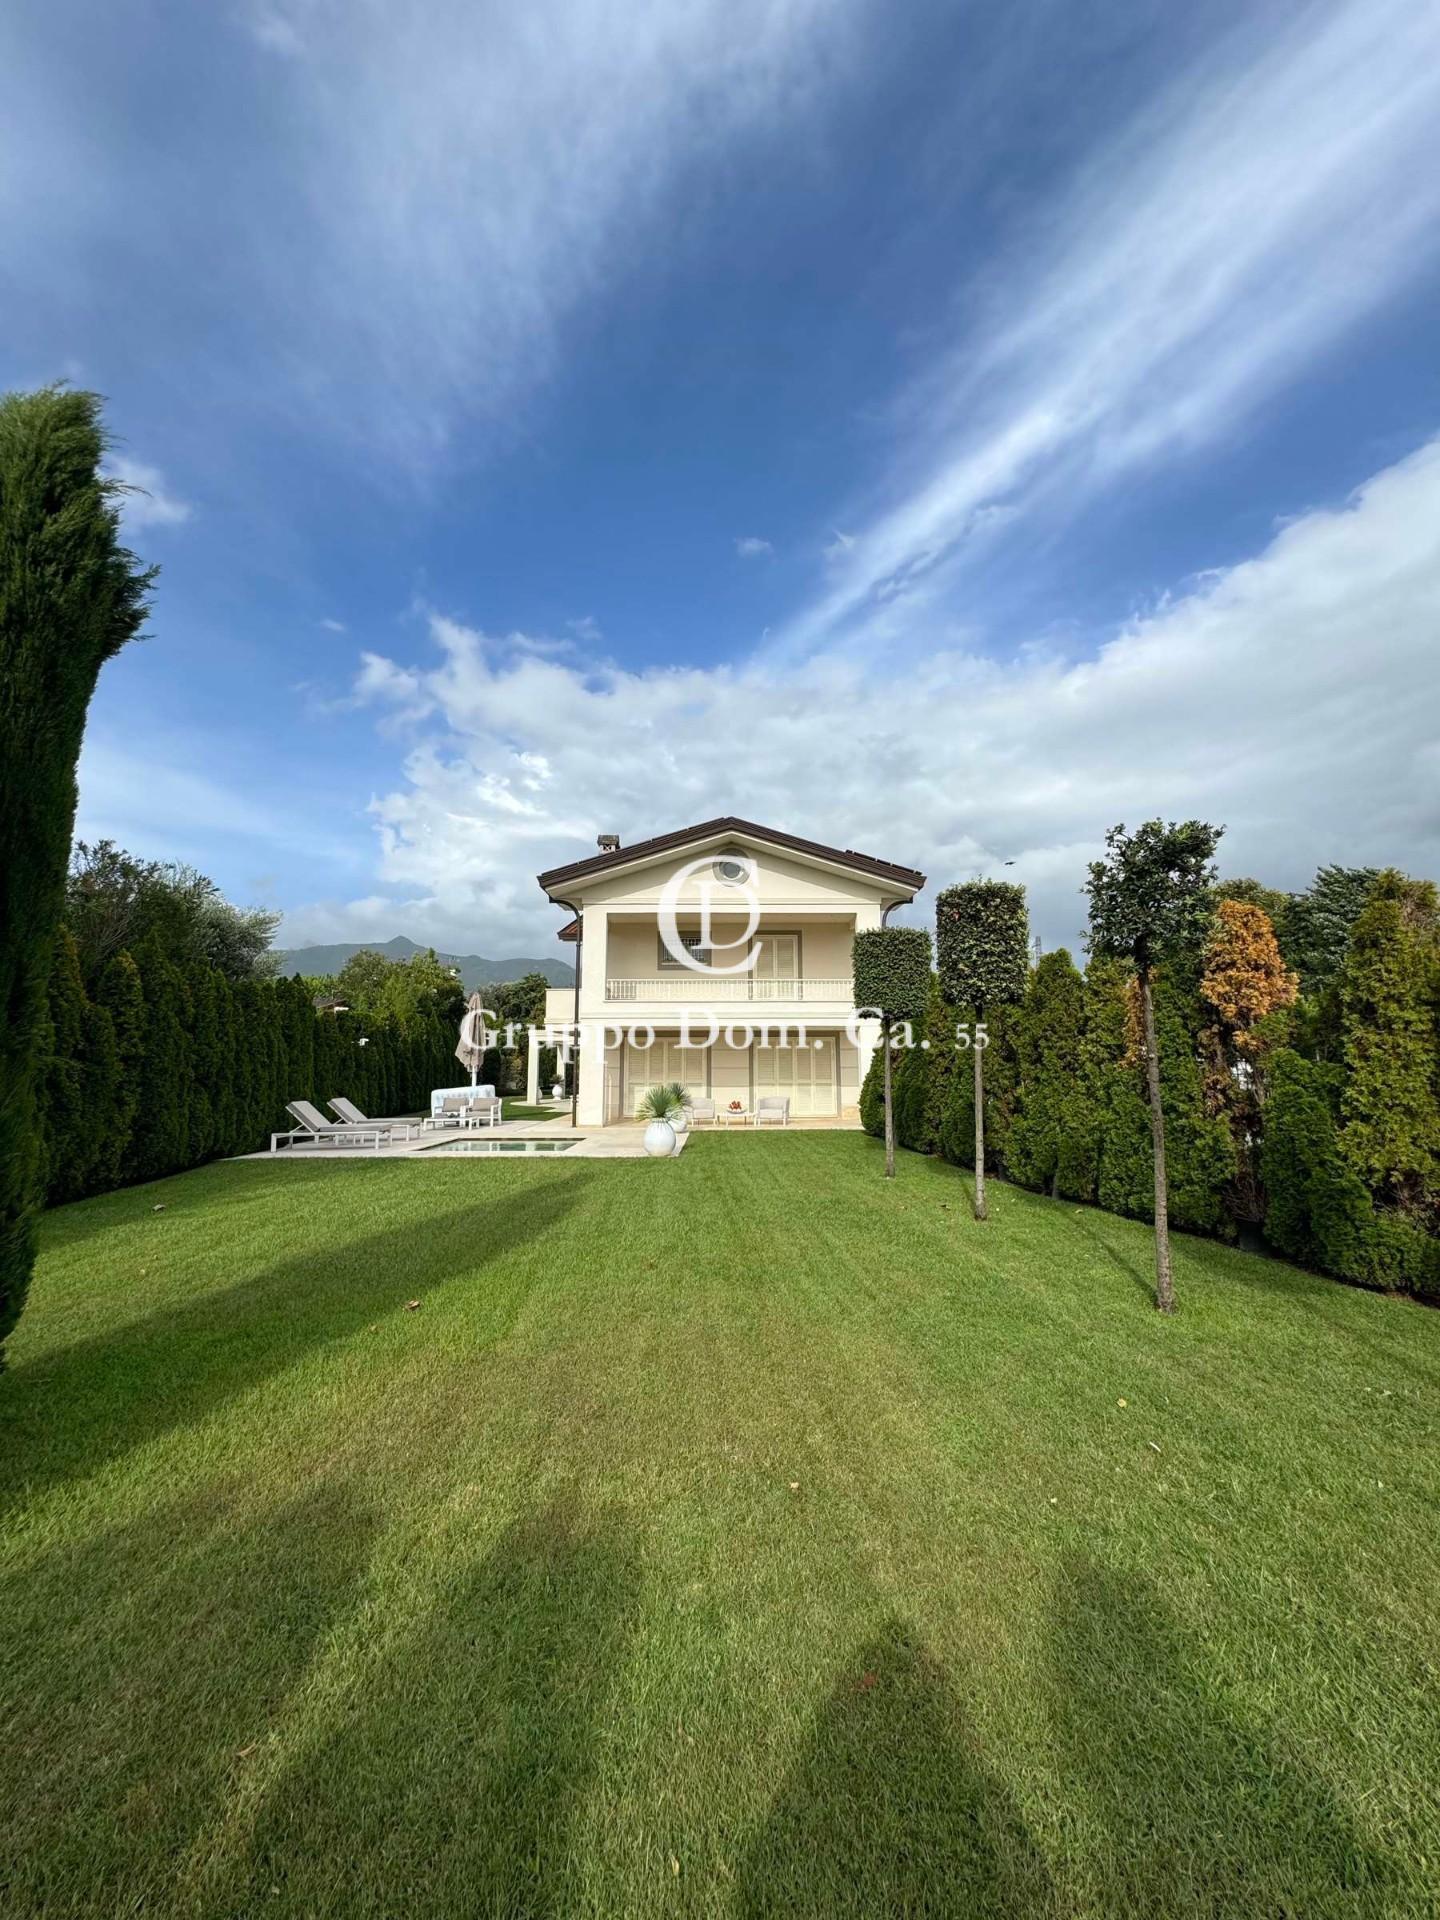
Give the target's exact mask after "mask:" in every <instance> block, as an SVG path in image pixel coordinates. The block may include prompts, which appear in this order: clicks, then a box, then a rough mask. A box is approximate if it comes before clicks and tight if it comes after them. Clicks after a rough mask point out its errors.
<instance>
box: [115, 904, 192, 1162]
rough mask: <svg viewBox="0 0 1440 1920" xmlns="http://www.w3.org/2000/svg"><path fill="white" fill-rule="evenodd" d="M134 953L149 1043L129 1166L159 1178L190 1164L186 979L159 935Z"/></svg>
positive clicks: (143, 1057) (142, 1063) (138, 1087)
mask: <svg viewBox="0 0 1440 1920" xmlns="http://www.w3.org/2000/svg"><path fill="white" fill-rule="evenodd" d="M134 958H135V964H136V966H137V967H138V968H139V971H140V987H141V991H142V993H143V995H144V999H145V1047H144V1051H143V1052H142V1054H141V1056H140V1070H139V1073H138V1075H137V1078H136V1096H137V1097H136V1107H135V1120H134V1125H133V1126H132V1128H131V1133H130V1151H129V1157H128V1161H127V1167H126V1171H127V1174H128V1177H129V1178H130V1179H132V1180H158V1179H161V1178H162V1177H163V1176H164V1175H166V1174H170V1173H176V1172H178V1171H179V1170H180V1169H181V1168H182V1167H184V1166H187V1165H188V1164H189V1156H190V1074H191V1064H190V1046H189V1037H188V1035H187V1032H186V1022H187V1017H188V1007H187V1003H186V994H185V991H184V983H183V982H182V980H181V978H180V974H179V971H178V969H177V968H176V967H175V965H174V963H173V961H172V960H171V959H170V956H169V954H168V953H167V952H166V950H165V946H164V943H163V941H162V940H161V939H160V938H159V936H158V935H151V937H150V938H149V939H147V940H143V941H142V942H141V943H140V950H139V952H138V953H137V954H136V955H135V956H134Z"/></svg>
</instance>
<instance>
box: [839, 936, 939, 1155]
mask: <svg viewBox="0 0 1440 1920" xmlns="http://www.w3.org/2000/svg"><path fill="white" fill-rule="evenodd" d="M851 964H852V966H853V969H854V975H855V1005H856V1007H857V1008H860V1009H863V1010H865V1011H867V1012H870V1013H872V1014H874V1015H875V1016H876V1017H878V1019H879V1021H880V1046H881V1050H882V1052H883V1055H884V1066H883V1072H884V1077H885V1178H886V1179H887V1180H893V1179H894V1178H895V1102H894V1098H893V1093H892V1087H891V1058H890V1056H891V1051H892V1045H893V1040H892V1036H893V1034H894V1030H895V1025H896V1022H897V1021H900V1022H907V1023H908V1022H914V1021H916V1020H921V1019H923V1018H924V1016H925V1006H926V1002H927V1001H928V1000H929V998H930V936H929V934H928V933H927V932H926V931H925V929H924V928H923V927H867V928H866V929H865V930H864V931H863V932H861V933H857V934H856V936H855V944H854V948H853V952H852V962H851Z"/></svg>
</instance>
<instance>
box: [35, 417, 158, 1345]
mask: <svg viewBox="0 0 1440 1920" xmlns="http://www.w3.org/2000/svg"><path fill="white" fill-rule="evenodd" d="M104 451H105V438H104V433H103V430H102V427H101V422H100V401H99V398H98V396H97V395H95V394H93V393H72V392H67V391H65V390H63V389H61V388H58V387H47V388H45V389H43V390H42V391H40V392H38V393H30V394H8V395H6V396H5V397H4V398H3V399H0V1365H3V1361H4V1343H5V1339H6V1336H7V1335H8V1334H9V1332H10V1330H11V1328H12V1327H13V1326H14V1324H15V1322H16V1320H17V1319H18V1318H19V1316H20V1312H21V1309H22V1307H23V1305H24V1302H25V1295H26V1292H27V1290H28V1288H29V1284H30V1271H31V1268H32V1267H33V1265H34V1260H35V1209H36V1206H37V1204H38V1201H39V1197H40V1196H39V1188H38V1174H39V1165H38V1159H39V1150H40V1140H39V1131H38V1125H37V1114H36V1077H37V1072H38V1067H39V1058H38V1048H39V1042H40V1040H41V1038H42V1027H43V1025H44V1023H45V1021H46V1019H47V1011H48V1010H47V1007H46V1000H47V988H48V983H49V977H50V964H51V955H52V953H53V949H54V940H55V930H56V926H57V924H58V922H59V919H60V910H61V904H62V901H63V899H64V890H65V868H66V863H67V861H68V859H69V855H70V840H71V835H72V833H73V831H74V825H75V766H76V762H77V761H78V759H79V757H80V741H81V737H82V735H83V733H84V730H85V715H86V710H87V709H88V707H89V705H90V697H91V695H92V694H93V692H94V691H95V682H96V679H97V678H98V676H99V672H100V668H101V666H102V665H103V664H104V662H105V661H106V660H108V659H109V658H110V657H111V656H112V655H113V654H115V653H118V652H119V650H120V648H121V647H122V646H124V645H125V643H126V641H127V640H131V639H133V638H134V636H135V634H136V633H137V632H138V631H139V629H140V626H141V623H142V621H143V620H144V617H145V608H146V601H147V598H148V594H149V589H150V583H151V579H152V577H153V576H152V575H151V574H150V573H148V572H146V571H144V570H143V569H142V568H140V567H139V566H138V565H137V564H136V561H135V558H134V556H133V554H131V553H129V552H127V551H126V549H125V548H124V547H122V546H121V544H120V523H119V513H118V511H117V508H116V504H115V494H116V492H117V491H118V489H117V487H116V485H115V484H114V483H113V482H107V481H105V480H103V479H102V478H101V475H100V462H101V459H102V457H103V454H104Z"/></svg>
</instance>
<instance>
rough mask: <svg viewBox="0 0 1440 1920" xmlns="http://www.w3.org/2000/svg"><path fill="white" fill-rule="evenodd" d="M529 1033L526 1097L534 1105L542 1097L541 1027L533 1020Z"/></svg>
mask: <svg viewBox="0 0 1440 1920" xmlns="http://www.w3.org/2000/svg"><path fill="white" fill-rule="evenodd" d="M527 1033H528V1035H529V1040H528V1046H529V1052H528V1053H527V1055H526V1059H525V1098H526V1100H527V1101H528V1102H529V1103H530V1105H531V1106H532V1107H533V1106H534V1105H535V1103H536V1101H537V1100H538V1099H539V1098H540V1029H539V1028H538V1027H537V1026H536V1024H535V1022H534V1021H533V1020H532V1021H531V1022H530V1025H529V1027H528V1029H527Z"/></svg>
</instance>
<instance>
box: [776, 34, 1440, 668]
mask: <svg viewBox="0 0 1440 1920" xmlns="http://www.w3.org/2000/svg"><path fill="white" fill-rule="evenodd" d="M1272 18H1273V16H1266V17H1265V18H1264V19H1262V20H1259V21H1256V22H1254V23H1252V24H1250V25H1248V26H1247V27H1246V29H1245V30H1244V31H1243V32H1242V33H1240V34H1238V35H1236V37H1235V38H1234V39H1233V40H1232V41H1230V42H1229V43H1227V45H1226V46H1225V47H1224V48H1222V49H1221V50H1220V51H1219V53H1217V54H1214V55H1212V56H1211V57H1210V58H1209V60H1208V61H1207V63H1206V64H1205V65H1203V66H1202V67H1201V68H1199V69H1198V70H1196V71H1192V72H1187V73H1185V74H1183V75H1181V76H1179V77H1177V79H1176V81H1175V83H1174V85H1173V87H1172V88H1171V89H1170V91H1169V92H1168V93H1166V94H1164V95H1162V96H1161V97H1160V98H1158V99H1157V100H1155V101H1154V102H1153V103H1152V104H1151V105H1150V106H1149V108H1148V109H1147V110H1146V111H1145V112H1144V113H1143V114H1142V115H1141V117H1140V118H1139V119H1137V120H1136V122H1135V123H1134V124H1133V125H1131V126H1130V127H1129V128H1127V129H1125V130H1124V132H1123V133H1122V134H1121V135H1120V136H1119V137H1117V138H1116V140H1115V141H1114V142H1113V144H1112V145H1111V147H1110V148H1109V150H1108V151H1106V152H1104V153H1103V154H1102V155H1100V157H1099V158H1098V159H1097V160H1096V161H1095V162H1094V164H1092V165H1091V166H1090V167H1089V168H1088V169H1087V170H1086V171H1085V172H1084V173H1083V174H1082V175H1081V177H1080V178H1079V179H1078V181H1077V182H1076V184H1075V186H1074V188H1073V190H1072V192H1071V193H1070V194H1069V195H1068V197H1067V198H1066V199H1065V200H1064V201H1063V202H1062V203H1061V204H1059V206H1058V207H1051V208H1050V209H1049V211H1048V213H1047V218H1046V221H1045V224H1044V226H1043V227H1038V226H1037V227H1036V228H1035V229H1034V230H1032V231H1031V232H1029V233H1028V234H1027V235H1026V236H1025V244H1024V247H1023V249H1022V250H1018V251H1017V252H1016V254H1015V255H1014V257H1012V258H1010V259H1008V260H1002V261H999V262H994V263H992V265H991V269H990V273H989V276H988V285H989V289H990V290H989V292H988V293H986V294H984V295H981V294H979V293H974V294H973V296H972V298H971V299H969V300H968V301H966V302H965V303H963V309H962V310H963V311H964V312H965V313H966V314H967V315H969V316H971V320H970V323H969V324H968V325H967V326H966V328H965V330H964V332H963V336H962V337H960V338H958V339H956V340H955V342H954V345H953V347H952V349H951V350H950V351H948V352H946V353H943V354H942V355H940V356H939V358H938V359H937V361H936V362H935V364H933V365H932V366H931V368H930V369H929V370H928V371H927V372H926V373H925V375H924V376H923V377H922V378H921V379H919V380H918V381H917V383H916V385H915V387H914V389H913V390H912V391H911V392H910V393H908V394H907V395H906V396H905V397H904V400H903V401H902V403H901V404H900V405H899V406H898V407H897V408H896V409H895V412H894V416H893V424H894V428H895V436H896V453H895V458H894V461H893V464H892V468H891V471H890V474H889V478H888V481H887V482H886V483H884V485H883V486H882V487H881V488H879V489H877V492H876V494H875V495H874V496H872V501H871V510H870V512H869V513H868V515H867V516H866V517H865V518H864V520H863V522H861V523H860V524H859V526H858V531H857V533H856V534H855V536H854V537H853V539H852V538H837V541H836V542H835V543H833V544H832V545H830V546H829V547H827V549H826V556H827V559H828V561H829V563H830V564H829V567H828V570H827V575H826V579H825V583H824V585H823V587H822V588H821V590H820V591H819V592H818V593H817V595H816V597H815V598H814V600H813V601H812V602H811V603H810V604H809V605H808V606H806V607H804V608H803V609H802V610H801V611H800V612H799V613H798V614H797V615H796V617H795V618H794V619H792V620H791V621H790V622H789V623H788V624H787V625H785V626H784V627H783V628H782V629H780V630H779V632H778V634H777V647H778V648H779V649H780V650H781V651H789V652H792V653H798V652H803V651H805V650H807V649H809V648H812V647H814V646H816V645H818V644H821V643H823V642H824V641H826V640H827V639H828V638H831V637H833V636H835V635H836V634H837V633H840V632H843V631H844V630H845V629H846V627H847V626H848V625H850V624H852V623H855V622H860V623H862V624H867V623H870V622H872V621H875V620H877V619H878V620H879V621H880V622H882V623H884V624H885V625H886V626H888V628H889V629H890V630H892V631H894V630H896V629H897V626H898V625H899V624H900V623H901V620H902V616H901V615H900V614H898V613H897V606H898V605H901V604H915V605H917V607H918V610H919V611H921V612H924V611H925V610H926V609H927V608H928V607H929V606H930V605H931V604H932V603H933V601H934V600H935V599H936V598H938V597H939V596H940V594H941V591H942V589H943V586H944V584H945V576H946V575H947V572H948V571H950V570H953V569H954V567H955V566H956V565H957V564H958V563H960V562H962V561H963V559H964V557H965V554H966V551H967V549H968V548H970V547H972V546H973V545H974V544H976V543H977V542H978V541H980V540H981V539H984V538H988V537H990V536H992V535H993V534H995V533H996V532H997V531H1000V530H1004V529H1005V528H1006V527H1008V526H1012V525H1013V524H1014V522H1015V521H1016V520H1017V519H1018V518H1019V517H1020V516H1021V515H1022V514H1024V513H1025V512H1028V511H1030V510H1033V509H1034V508H1035V507H1036V506H1037V505H1039V504H1040V503H1042V502H1047V503H1050V504H1055V505H1058V506H1059V507H1060V508H1061V509H1062V510H1063V509H1066V508H1073V507H1074V506H1075V505H1076V504H1078V503H1079V502H1080V501H1083V500H1084V499H1085V498H1087V497H1089V496H1090V495H1091V494H1092V493H1093V492H1094V490H1095V489H1096V488H1098V487H1101V486H1104V485H1106V484H1108V483H1109V482H1110V481H1112V480H1113V479H1115V478H1116V477H1117V476H1118V475H1120V474H1123V473H1126V472H1129V471H1133V470H1134V469H1135V468H1136V467H1137V466H1139V465H1141V464H1142V463H1144V462H1147V461H1149V460H1152V459H1154V458H1155V457H1157V456H1159V455H1160V454H1162V453H1166V454H1173V453H1174V452H1175V451H1176V450H1183V449H1185V448H1187V447H1193V446H1195V445H1196V444H1198V443H1200V442H1203V441H1206V440H1208V439H1210V438H1212V437H1213V436H1215V435H1217V434H1224V433H1226V432H1229V431H1230V430H1231V429H1232V428H1233V427H1234V425H1235V423H1236V421H1237V420H1238V419H1240V418H1241V417H1242V416H1243V410H1244V409H1245V408H1246V407H1247V406H1250V405H1253V404H1255V403H1256V402H1257V401H1261V400H1263V399H1264V398H1265V396H1266V395H1267V394H1268V393H1270V392H1273V391H1275V390H1276V389H1278V388H1280V387H1281V386H1283V385H1284V384H1285V383H1287V382H1289V381H1291V380H1292V379H1294V378H1295V377H1296V376H1297V375H1298V374H1299V373H1300V372H1301V371H1302V370H1303V369H1305V368H1306V367H1307V366H1308V365H1310V364H1311V363H1312V362H1313V361H1314V359H1315V358H1316V356H1317V355H1318V354H1320V353H1321V352H1323V351H1324V350H1325V349H1326V348H1327V347H1328V346H1329V345H1330V344H1331V343H1332V342H1333V341H1334V340H1335V339H1336V338H1337V337H1338V336H1339V335H1340V334H1341V333H1342V331H1343V330H1345V329H1346V328H1348V327H1350V326H1352V325H1353V324H1354V323H1355V322H1356V321H1357V320H1359V319H1360V318H1361V317H1362V316H1364V315H1365V314H1367V313H1369V312H1370V311H1372V310H1373V309H1375V308H1377V307H1378V306H1379V305H1380V303H1381V302H1382V301H1384V300H1385V299H1387V298H1389V297H1390V296H1392V295H1393V293H1394V292H1395V290H1396V288H1397V287H1398V286H1399V285H1400V284H1402V283H1403V282H1404V281H1405V280H1406V279H1407V278H1408V277H1409V276H1412V275H1413V274H1415V273H1416V271H1417V270H1418V269H1419V268H1420V267H1421V266H1422V265H1424V264H1427V263H1430V262H1433V260H1434V259H1435V257H1436V252H1437V245H1440V226H1437V220H1440V11H1437V9H1435V8H1433V7H1416V6H1414V5H1413V4H1412V3H1411V0H1335V3H1334V4H1329V5H1325V6H1307V7H1304V8H1301V9H1297V10H1295V11H1294V12H1293V14H1292V15H1291V16H1290V20H1289V24H1288V26H1287V28H1286V29H1285V31H1283V32H1282V33H1281V34H1280V35H1279V37H1274V36H1273V34H1272V37H1271V38H1270V39H1269V40H1268V41H1264V40H1262V35H1263V34H1264V33H1265V32H1266V31H1267V30H1269V27H1270V21H1271V19H1272ZM977 310H978V315H979V317H978V319H977V318H975V316H976V314H977Z"/></svg>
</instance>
